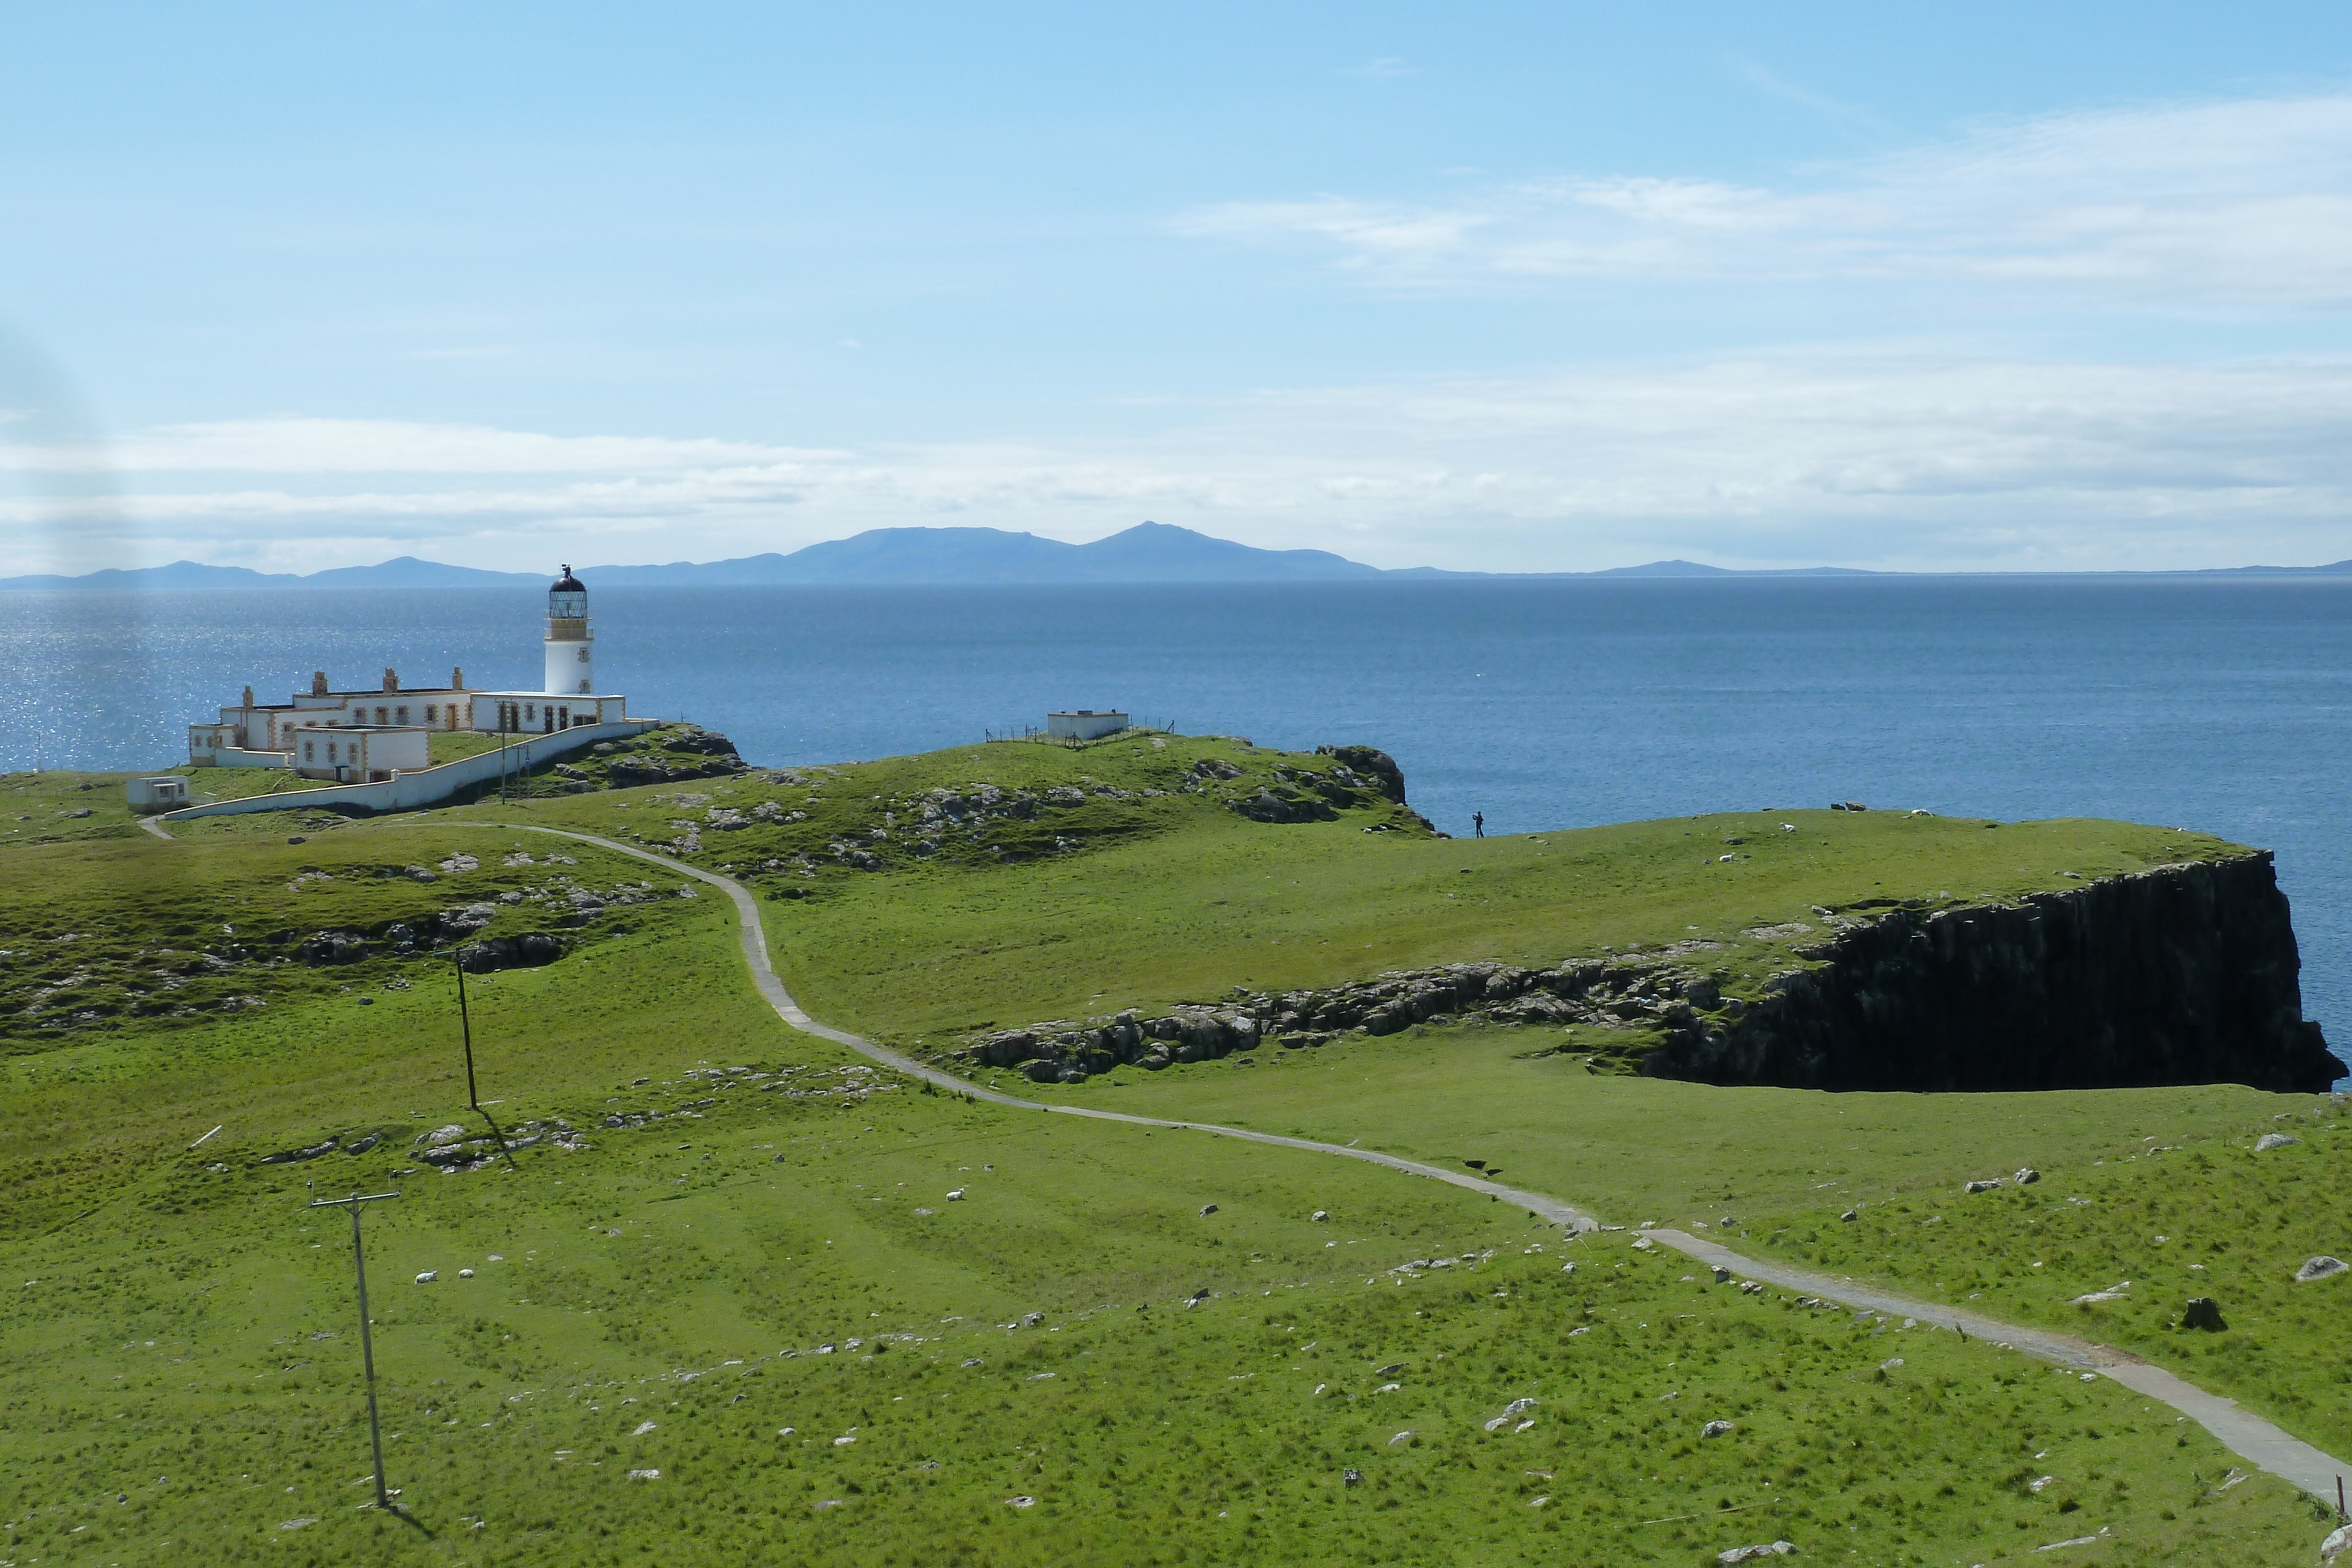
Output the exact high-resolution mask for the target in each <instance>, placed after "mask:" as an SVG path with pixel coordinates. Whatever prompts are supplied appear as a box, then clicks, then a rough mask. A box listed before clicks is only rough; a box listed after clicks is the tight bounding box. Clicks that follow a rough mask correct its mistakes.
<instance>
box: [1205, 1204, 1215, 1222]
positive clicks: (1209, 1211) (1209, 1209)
mask: <svg viewBox="0 0 2352 1568" xmlns="http://www.w3.org/2000/svg"><path fill="white" fill-rule="evenodd" d="M1216 1212H1217V1206H1216V1205H1215V1204H1213V1203H1204V1204H1202V1206H1201V1218H1203V1219H1206V1218H1208V1217H1209V1216H1210V1215H1213V1214H1214V1213H1216Z"/></svg>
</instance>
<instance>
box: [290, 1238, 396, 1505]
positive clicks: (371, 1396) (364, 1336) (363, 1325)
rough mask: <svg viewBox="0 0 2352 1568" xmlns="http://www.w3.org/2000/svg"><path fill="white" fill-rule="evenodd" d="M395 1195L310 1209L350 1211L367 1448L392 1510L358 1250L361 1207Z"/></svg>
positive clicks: (379, 1495) (378, 1493) (378, 1501)
mask: <svg viewBox="0 0 2352 1568" xmlns="http://www.w3.org/2000/svg"><path fill="white" fill-rule="evenodd" d="M399 1196H400V1194H398V1193H397V1192H371V1193H357V1192H355V1193H353V1194H352V1196H351V1197H314V1198H312V1199H311V1200H310V1207H312V1208H348V1209H350V1210H351V1211H352V1271H353V1273H354V1274H355V1275H356V1276H357V1278H358V1280H359V1287H360V1362H361V1364H362V1366H364V1367H365V1368H366V1369H367V1401H368V1444H369V1447H370V1448H372V1449H373V1451H374V1454H375V1505H376V1507H378V1508H387V1509H388V1508H390V1507H391V1506H392V1493H391V1492H389V1491H387V1490H384V1484H383V1422H382V1421H381V1420H379V1419H378V1418H377V1416H376V1408H375V1336H374V1335H373V1333H370V1332H369V1330H368V1299H367V1254H366V1252H365V1251H364V1250H363V1249H362V1248H361V1246H360V1206H361V1205H362V1204H368V1203H381V1202H383V1200H384V1199H386V1198H390V1197H399Z"/></svg>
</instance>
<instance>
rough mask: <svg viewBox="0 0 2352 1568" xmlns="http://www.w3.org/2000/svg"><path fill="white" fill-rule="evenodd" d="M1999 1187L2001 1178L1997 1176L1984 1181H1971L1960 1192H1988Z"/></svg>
mask: <svg viewBox="0 0 2352 1568" xmlns="http://www.w3.org/2000/svg"><path fill="white" fill-rule="evenodd" d="M2000 1185H2001V1178H2000V1177H1999V1176H1993V1177H1991V1178H1990V1179H1988V1180H1985V1181H1972V1182H1970V1183H1969V1185H1968V1186H1965V1187H1962V1188H1961V1189H1960V1190H1961V1191H1963V1192H1990V1191H1991V1190H1992V1189H1993V1188H1995V1187H1997V1186H2000Z"/></svg>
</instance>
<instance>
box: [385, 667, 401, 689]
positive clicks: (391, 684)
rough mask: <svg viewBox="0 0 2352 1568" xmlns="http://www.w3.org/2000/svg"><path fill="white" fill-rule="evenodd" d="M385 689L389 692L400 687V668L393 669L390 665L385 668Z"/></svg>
mask: <svg viewBox="0 0 2352 1568" xmlns="http://www.w3.org/2000/svg"><path fill="white" fill-rule="evenodd" d="M383 689H384V690H385V691H388V692H396V691H398V690H399V689H400V672H399V671H398V670H395V669H392V668H390V667H389V666H387V667H386V668H385V670H384V672H383Z"/></svg>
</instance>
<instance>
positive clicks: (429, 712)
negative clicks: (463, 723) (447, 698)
mask: <svg viewBox="0 0 2352 1568" xmlns="http://www.w3.org/2000/svg"><path fill="white" fill-rule="evenodd" d="M440 716H441V710H440V709H439V708H438V707H436V706H434V705H433V704H431V703H427V704H425V723H427V724H432V723H434V722H436V720H438V719H439V718H440Z"/></svg>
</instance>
